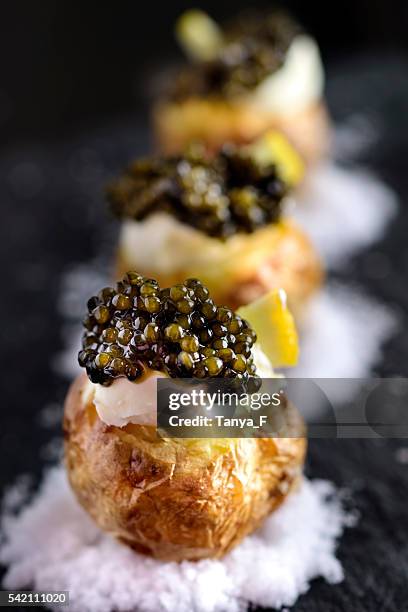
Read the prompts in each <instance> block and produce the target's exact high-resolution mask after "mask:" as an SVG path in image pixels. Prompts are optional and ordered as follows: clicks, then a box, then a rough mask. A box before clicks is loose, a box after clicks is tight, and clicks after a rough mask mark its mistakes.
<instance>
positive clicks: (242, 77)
mask: <svg viewBox="0 0 408 612" xmlns="http://www.w3.org/2000/svg"><path fill="white" fill-rule="evenodd" d="M301 31H302V30H301V27H300V26H299V24H298V23H296V22H295V21H294V20H293V19H292V18H291V17H289V15H287V14H286V13H284V12H282V11H278V10H272V11H266V12H265V11H250V12H246V13H243V14H241V15H239V16H238V17H237V18H235V19H233V20H231V21H230V22H229V23H226V24H225V27H224V28H223V40H224V44H223V45H222V46H221V48H220V50H219V52H218V53H217V55H216V57H215V58H214V59H213V60H211V61H201V62H195V63H194V65H192V66H189V67H187V68H185V69H184V70H181V71H180V72H179V74H178V75H176V77H175V78H174V80H173V81H172V83H171V86H170V87H169V92H168V93H169V97H170V98H171V99H172V100H175V101H182V100H184V99H186V98H189V97H191V96H194V95H195V96H219V97H222V98H227V99H228V98H234V97H237V96H241V95H245V94H248V92H250V91H251V90H253V89H254V88H255V87H257V86H258V85H259V84H260V83H261V82H262V81H263V80H264V79H265V78H267V77H268V76H270V75H271V74H273V73H274V72H276V71H277V70H279V68H281V67H282V66H283V64H284V62H285V59H286V55H287V52H288V50H289V47H290V45H291V43H292V42H293V39H294V38H295V36H297V35H298V34H299V33H301Z"/></svg>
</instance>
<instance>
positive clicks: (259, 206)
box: [107, 144, 288, 239]
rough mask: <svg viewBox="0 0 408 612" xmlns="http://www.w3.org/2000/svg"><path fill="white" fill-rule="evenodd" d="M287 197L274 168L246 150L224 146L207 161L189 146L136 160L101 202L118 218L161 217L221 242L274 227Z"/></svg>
mask: <svg viewBox="0 0 408 612" xmlns="http://www.w3.org/2000/svg"><path fill="white" fill-rule="evenodd" d="M287 192H288V185H287V183H286V182H285V181H284V180H283V178H282V176H281V173H280V172H279V170H278V167H277V165H275V164H274V163H273V162H271V161H269V160H268V161H265V160H260V159H259V158H257V157H256V155H255V154H254V152H253V149H251V147H237V146H235V145H232V144H228V145H225V146H224V147H223V148H222V150H221V151H220V152H219V153H218V154H217V155H215V156H211V157H210V156H209V155H208V153H206V152H205V150H204V149H203V148H202V147H201V146H199V145H193V146H190V147H189V148H188V149H187V150H186V151H185V153H184V155H181V156H173V157H168V158H150V159H141V160H137V161H135V162H134V163H133V164H131V165H130V166H129V168H128V169H127V170H126V171H125V172H124V174H123V175H122V176H121V177H119V179H117V180H116V181H115V182H113V183H112V184H111V185H109V186H108V188H107V197H108V200H109V202H110V204H111V208H112V212H113V213H114V214H115V215H116V216H118V217H120V218H131V219H134V220H136V221H140V220H142V219H145V218H146V217H147V216H149V215H151V214H153V213H155V212H161V211H164V212H167V213H170V214H172V215H174V216H175V217H176V218H177V219H179V220H180V221H182V222H183V223H185V224H188V225H190V226H192V227H194V228H196V229H198V230H200V231H202V232H204V233H206V234H208V235H209V236H213V237H217V238H220V239H226V238H228V237H229V236H231V235H233V234H236V233H239V232H241V233H252V232H254V231H256V230H257V229H258V228H260V227H263V226H265V225H268V224H269V223H274V222H277V221H278V220H279V218H280V215H281V212H282V204H283V200H284V197H285V196H286V195H287Z"/></svg>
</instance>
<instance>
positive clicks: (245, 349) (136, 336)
mask: <svg viewBox="0 0 408 612" xmlns="http://www.w3.org/2000/svg"><path fill="white" fill-rule="evenodd" d="M83 324H84V327H85V330H86V331H85V333H84V335H83V339H82V350H81V351H80V353H79V355H78V361H79V364H80V366H81V367H84V368H86V371H87V374H88V377H89V378H90V380H91V381H92V382H94V383H99V384H102V385H109V384H111V383H112V381H113V380H114V379H115V378H118V377H127V378H128V379H129V380H137V379H138V378H139V377H141V376H142V375H143V373H144V372H145V370H146V369H147V368H149V369H152V370H157V371H161V372H164V373H165V374H167V375H168V376H170V377H173V378H182V377H191V378H193V377H194V378H208V377H219V378H220V377H223V378H234V379H237V380H242V381H244V382H245V381H249V380H250V379H252V377H256V366H255V364H254V361H253V357H252V354H251V351H252V346H253V344H254V342H255V341H256V334H255V332H254V330H253V329H252V328H251V327H250V326H249V324H248V323H247V321H245V320H244V319H242V318H241V317H240V316H239V315H236V314H235V313H234V312H233V311H232V310H230V309H229V308H226V307H224V306H217V305H216V304H215V303H214V302H213V300H212V299H211V297H210V294H209V291H208V289H207V288H206V287H205V286H204V285H203V284H202V283H201V282H200V281H199V280H196V279H188V280H186V281H185V282H184V283H183V284H178V285H174V286H172V287H170V288H167V289H161V288H160V286H159V284H158V283H157V281H155V280H153V279H148V278H145V277H143V276H141V275H140V274H137V273H135V272H128V273H127V274H126V275H125V277H124V278H123V279H122V280H121V281H119V282H118V283H117V285H116V288H112V287H106V288H104V289H102V290H101V291H100V292H99V294H98V295H97V296H94V297H92V298H91V299H90V300H89V301H88V315H87V316H86V317H85V319H84V322H83Z"/></svg>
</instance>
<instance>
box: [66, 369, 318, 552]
mask: <svg viewBox="0 0 408 612" xmlns="http://www.w3.org/2000/svg"><path fill="white" fill-rule="evenodd" d="M286 416H287V427H288V435H289V436H295V435H296V436H298V437H287V438H276V439H274V438H265V439H248V438H244V439H228V440H226V439H212V440H204V439H201V440H198V439H197V440H194V439H162V438H158V437H157V436H156V430H155V428H154V427H149V426H140V425H131V424H130V425H127V426H125V427H123V428H120V427H112V426H108V425H106V424H105V423H103V422H102V421H101V420H100V418H99V417H98V414H97V412H96V409H95V406H94V404H93V399H92V393H89V381H88V379H87V377H86V376H85V375H81V376H80V377H79V378H78V379H77V380H76V381H75V382H74V383H73V385H72V387H71V389H70V391H69V394H68V397H67V400H66V404H65V417H64V435H65V458H66V467H67V471H68V476H69V480H70V483H71V486H72V489H73V490H74V492H75V494H76V496H77V498H78V500H79V502H80V503H81V505H82V506H83V507H84V508H85V509H86V510H87V511H88V512H89V514H90V515H91V516H92V518H93V519H94V520H95V522H96V523H97V524H98V525H99V526H100V527H101V529H103V530H104V531H107V532H109V533H111V534H112V535H113V536H115V537H117V538H118V539H120V540H121V541H123V542H124V543H126V544H128V545H129V546H131V547H132V548H133V549H135V550H136V551H138V552H141V553H146V554H148V555H151V556H153V557H155V558H157V559H163V560H167V561H182V560H184V559H190V560H197V559H202V558H207V557H214V558H216V557H221V556H222V555H224V554H225V553H226V552H227V551H228V550H230V549H231V548H232V547H233V546H235V545H236V544H237V543H238V542H239V541H240V540H242V538H244V537H245V536H246V535H247V534H249V533H251V532H252V531H254V529H256V528H257V527H258V526H259V525H260V523H261V521H262V520H263V519H264V518H265V517H266V516H267V515H268V514H269V513H270V512H271V511H273V510H274V509H275V508H277V507H278V506H279V504H281V503H282V501H283V500H284V499H285V498H286V496H287V495H288V493H289V492H290V491H291V490H292V489H293V488H294V487H295V486H296V485H297V483H298V482H299V479H300V478H301V473H302V467H303V461H304V456H305V451H306V439H305V437H304V436H303V433H304V427H303V422H302V419H301V417H300V415H299V413H298V412H297V410H296V409H295V408H294V407H293V406H290V405H288V407H287V415H286Z"/></svg>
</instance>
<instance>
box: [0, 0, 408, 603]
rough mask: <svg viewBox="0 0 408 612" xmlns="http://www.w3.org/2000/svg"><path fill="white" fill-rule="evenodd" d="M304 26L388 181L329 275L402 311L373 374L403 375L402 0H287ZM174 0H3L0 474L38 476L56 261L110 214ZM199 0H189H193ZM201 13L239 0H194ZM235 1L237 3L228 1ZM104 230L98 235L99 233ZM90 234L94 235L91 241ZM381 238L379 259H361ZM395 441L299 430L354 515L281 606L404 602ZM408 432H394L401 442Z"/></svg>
mask: <svg viewBox="0 0 408 612" xmlns="http://www.w3.org/2000/svg"><path fill="white" fill-rule="evenodd" d="M286 4H287V5H288V6H290V7H292V8H293V9H294V12H295V13H296V14H298V15H299V16H300V17H301V19H302V21H303V22H304V23H305V24H306V25H307V26H308V27H309V28H310V29H311V30H312V31H313V33H314V34H315V35H316V36H317V38H318V40H319V42H320V44H321V46H322V52H323V57H324V59H325V61H326V65H327V68H328V88H327V94H328V100H329V105H330V109H331V111H332V113H333V115H334V117H335V118H336V119H337V120H343V119H345V118H346V117H347V116H348V115H349V114H350V113H354V112H362V113H364V114H365V116H367V117H370V118H372V119H373V120H375V122H377V124H378V125H379V126H380V128H381V129H380V136H381V138H380V141H379V143H377V144H375V145H373V146H372V147H371V148H370V149H369V150H367V151H365V153H364V156H363V159H362V160H361V161H364V162H365V163H366V164H367V165H368V166H369V167H371V168H372V169H374V170H375V171H376V172H377V173H378V174H380V176H382V177H383V178H384V179H385V180H387V181H388V182H389V183H390V184H392V185H393V187H394V188H395V189H396V190H397V192H398V194H399V196H400V213H399V216H398V219H397V220H396V221H395V222H394V223H393V224H392V227H391V228H390V231H389V233H388V234H387V236H386V238H385V239H384V240H383V241H382V242H381V243H380V244H377V245H374V246H373V247H371V248H370V249H369V250H367V251H366V252H365V253H363V254H361V255H359V256H358V257H355V258H354V259H353V260H352V261H351V262H350V264H349V265H348V266H347V268H345V269H344V270H343V271H342V272H340V273H338V274H337V275H336V276H337V277H340V278H341V279H342V280H346V281H347V282H353V283H357V284H358V285H360V286H362V287H364V288H365V290H367V291H368V292H369V293H371V294H373V295H375V296H377V297H378V298H380V299H382V300H383V301H384V302H385V303H386V304H388V305H389V306H391V307H393V308H394V309H395V310H396V311H397V312H398V313H399V316H400V329H399V333H398V334H397V336H396V337H394V338H393V339H391V340H390V341H389V342H388V343H387V345H386V346H385V347H384V355H383V359H382V361H381V362H380V363H378V364H377V366H376V371H377V372H378V373H380V374H387V375H390V374H401V375H405V376H406V375H408V331H407V330H408V326H407V313H408V284H407V270H408V243H407V235H408V211H407V208H406V204H407V199H408V172H407V159H408V130H407V117H408V60H407V53H408V50H407V45H408V37H407V34H406V33H407V31H408V28H407V26H408V19H407V14H408V3H406V2H403V1H400V2H398V1H395V2H385V1H381V2H380V1H379V0H377V1H371V2H368V1H360V2H351V1H345V2H341V3H336V4H334V5H333V3H317V2H308V3H306V2H300V1H299V2H288V3H286ZM184 6H188V5H184V4H182V3H174V2H172V3H168V4H163V5H162V6H159V5H157V4H153V3H145V5H143V6H141V5H140V4H137V3H135V2H132V3H112V2H110V3H99V4H96V3H90V2H86V3H85V2H84V3H75V2H67V1H63V0H60V1H58V2H51V1H49V0H44V1H42V2H37V3H34V2H25V3H24V2H18V1H17V2H13V3H8V4H7V5H6V4H4V6H2V18H1V20H0V57H1V61H2V63H3V67H2V69H1V79H0V129H1V130H2V133H3V138H2V140H1V147H2V153H1V157H0V206H1V212H2V219H1V223H0V261H1V262H2V263H3V267H2V279H1V280H2V293H1V300H0V321H1V324H0V341H1V347H2V350H1V352H0V354H1V384H2V395H1V409H0V451H1V463H0V485H1V488H2V489H3V488H4V487H5V486H6V485H9V484H11V483H13V482H14V480H15V478H16V476H17V475H18V474H21V473H27V472H29V473H31V474H32V475H34V477H35V478H36V479H38V478H39V476H40V474H41V471H42V469H43V466H44V465H45V464H47V459H48V457H47V454H46V452H45V451H44V450H41V449H44V445H46V443H47V442H48V441H49V440H50V439H51V438H52V437H53V436H54V435H55V434H56V433H57V432H58V430H59V428H58V426H55V428H54V429H46V428H44V427H43V426H42V425H41V423H40V419H39V413H40V411H41V409H42V408H43V407H44V406H46V405H49V404H50V403H54V402H60V403H61V402H62V400H63V397H64V394H65V391H66V386H67V383H66V381H64V380H63V379H62V378H61V377H60V376H58V375H57V374H56V373H55V369H54V367H55V357H54V356H55V355H56V353H57V352H58V351H59V350H60V349H61V348H62V346H63V340H62V337H61V325H62V318H61V315H60V314H59V312H58V309H57V301H58V296H59V295H60V284H61V277H62V274H63V273H64V272H65V271H66V270H67V268H68V267H69V266H70V265H73V264H77V263H78V262H81V261H88V260H90V259H91V258H92V257H94V256H95V255H96V254H98V253H100V252H101V250H104V249H105V248H106V249H107V252H106V253H105V254H106V257H107V258H109V254H110V253H109V248H110V247H105V246H104V245H106V244H108V245H109V244H110V242H109V240H110V238H111V235H114V232H115V227H114V226H113V225H112V223H111V222H110V220H109V218H108V216H107V215H106V213H105V205H104V202H103V198H102V195H101V193H102V186H103V184H104V182H105V181H106V178H107V177H108V176H109V175H110V174H112V173H114V172H116V171H117V170H118V168H119V167H120V166H121V165H122V164H123V163H125V162H126V161H127V160H128V159H129V158H130V157H131V156H132V155H134V154H136V153H140V152H142V151H143V150H145V149H146V148H147V143H148V138H149V132H148V124H147V115H146V110H147V109H146V106H147V102H148V92H149V89H150V85H149V84H148V83H149V77H150V76H151V75H152V73H153V72H154V71H155V70H157V69H160V68H161V67H162V65H163V62H162V59H161V58H163V57H165V58H166V62H167V60H168V59H169V58H172V57H177V49H176V46H175V44H174V43H173V40H172V34H171V24H172V21H173V18H174V17H175V16H177V14H178V13H179V12H180V9H182V8H183V7H184ZM201 6H203V5H201ZM204 6H205V8H207V9H208V10H209V11H210V12H211V13H212V14H213V15H214V16H222V15H228V14H230V13H231V12H234V11H236V10H237V7H238V6H240V3H238V4H237V3H233V4H232V3H230V4H229V5H227V4H221V3H215V2H214V3H213V4H211V3H206V4H205V5H204ZM242 6H244V4H242ZM107 236H108V240H107V241H106V237H107ZM102 240H103V242H102ZM378 252H381V253H382V254H383V255H384V257H386V260H387V262H388V268H389V273H388V274H387V275H386V276H384V275H382V276H380V275H376V274H375V271H374V272H373V270H372V269H371V268H370V266H369V265H368V263H367V262H369V261H372V259H371V260H370V257H371V255H372V254H373V253H374V254H377V253H378ZM405 444H406V443H404V441H403V440H396V441H382V440H379V441H377V442H373V441H366V442H364V441H345V440H340V441H327V440H320V441H319V440H315V441H312V442H311V447H310V453H309V460H308V473H309V474H310V475H312V476H313V477H323V478H329V479H330V480H333V481H334V482H335V483H337V484H338V485H339V486H346V487H349V488H350V490H351V492H352V505H353V506H354V507H356V508H357V509H358V510H359V512H360V513H361V519H360V523H359V525H358V526H357V527H356V528H354V529H350V530H349V531H347V532H346V534H345V536H344V537H343V538H342V540H341V542H340V549H339V556H340V558H341V561H342V562H343V565H344V568H345V573H346V580H345V582H343V583H342V584H341V585H338V586H335V587H332V586H329V585H327V584H325V583H324V582H323V581H320V580H318V581H316V583H315V584H314V585H313V588H312V589H311V590H310V592H309V593H308V594H306V595H305V596H303V597H301V598H300V600H299V602H298V603H297V605H296V606H295V610H296V611H297V612H298V611H302V612H303V611H312V610H313V612H316V611H317V612H320V611H321V612H330V611H338V610H347V611H354V610H355V611H357V610H359V611H360V610H361V611H369V612H379V611H398V612H399V611H402V610H407V609H408V535H407V528H408V521H407V511H406V505H407V501H408V477H407V467H406V466H404V465H403V464H401V463H398V462H397V461H396V459H395V451H396V450H397V449H399V448H401V447H403V446H405ZM407 446H408V444H407Z"/></svg>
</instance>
